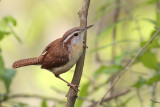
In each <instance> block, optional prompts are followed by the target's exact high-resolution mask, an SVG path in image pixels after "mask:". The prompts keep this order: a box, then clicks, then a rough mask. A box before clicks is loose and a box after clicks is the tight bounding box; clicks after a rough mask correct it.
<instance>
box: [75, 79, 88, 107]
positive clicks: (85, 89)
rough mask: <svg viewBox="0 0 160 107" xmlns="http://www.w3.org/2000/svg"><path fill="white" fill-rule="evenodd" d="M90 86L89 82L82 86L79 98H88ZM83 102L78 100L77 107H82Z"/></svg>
mask: <svg viewBox="0 0 160 107" xmlns="http://www.w3.org/2000/svg"><path fill="white" fill-rule="evenodd" d="M88 86H89V82H87V83H86V84H84V85H83V86H82V88H81V91H80V92H79V96H81V97H86V96H87V95H88ZM83 101H84V100H81V99H78V100H77V101H76V104H75V107H81V105H82V104H83Z"/></svg>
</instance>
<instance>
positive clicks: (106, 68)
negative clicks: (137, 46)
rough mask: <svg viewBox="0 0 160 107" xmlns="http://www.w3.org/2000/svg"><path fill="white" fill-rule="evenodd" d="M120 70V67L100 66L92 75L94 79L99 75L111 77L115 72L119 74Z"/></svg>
mask: <svg viewBox="0 0 160 107" xmlns="http://www.w3.org/2000/svg"><path fill="white" fill-rule="evenodd" d="M122 69H123V67H122V66H117V65H111V66H104V65H102V66H101V67H100V68H98V70H96V71H95V73H94V74H93V75H94V77H96V76H98V75H100V74H101V73H104V74H107V75H112V74H114V73H116V72H120V71H121V70H122Z"/></svg>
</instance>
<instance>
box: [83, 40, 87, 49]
mask: <svg viewBox="0 0 160 107" xmlns="http://www.w3.org/2000/svg"><path fill="white" fill-rule="evenodd" d="M83 48H88V46H87V45H86V41H85V40H83Z"/></svg>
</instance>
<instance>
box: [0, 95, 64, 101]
mask: <svg viewBox="0 0 160 107" xmlns="http://www.w3.org/2000/svg"><path fill="white" fill-rule="evenodd" d="M20 97H24V98H30V97H32V98H38V99H45V100H52V101H58V102H59V103H65V101H63V100H61V99H57V98H53V97H46V96H42V95H36V94H15V95H11V96H9V97H8V99H7V100H9V99H13V98H20ZM4 101H6V100H2V102H4Z"/></svg>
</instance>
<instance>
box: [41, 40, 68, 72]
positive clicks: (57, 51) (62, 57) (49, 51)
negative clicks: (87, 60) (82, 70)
mask: <svg viewBox="0 0 160 107" xmlns="http://www.w3.org/2000/svg"><path fill="white" fill-rule="evenodd" d="M42 54H44V55H45V58H44V60H43V63H42V66H41V68H44V69H52V68H56V67H60V66H63V65H65V64H66V63H67V62H68V61H69V57H68V50H67V48H64V47H62V45H61V42H60V39H58V40H56V41H54V42H53V43H51V44H50V45H48V46H47V47H46V49H45V50H44V52H43V53H42Z"/></svg>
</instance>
